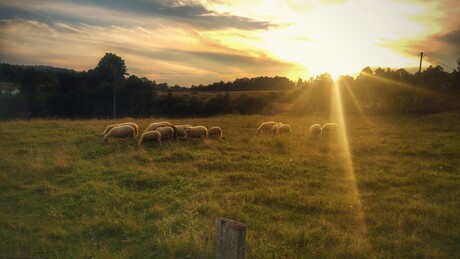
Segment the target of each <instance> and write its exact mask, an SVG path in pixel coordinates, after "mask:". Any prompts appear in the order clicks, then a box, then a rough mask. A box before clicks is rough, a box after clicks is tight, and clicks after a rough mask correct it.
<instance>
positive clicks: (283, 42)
mask: <svg viewBox="0 0 460 259" xmlns="http://www.w3.org/2000/svg"><path fill="white" fill-rule="evenodd" d="M269 7H271V8H278V9H279V12H280V13H282V14H283V17H285V19H286V20H285V23H284V24H283V25H282V26H279V27H274V28H273V29H271V30H267V31H263V32H260V33H259V35H258V37H259V38H260V40H259V41H256V42H255V47H256V48H257V49H263V50H265V51H266V52H267V53H268V54H269V55H271V56H273V57H274V58H277V59H280V60H284V61H287V62H292V63H297V64H300V65H302V66H303V67H305V73H306V74H307V76H315V75H318V74H323V73H329V74H330V75H331V76H332V78H338V77H339V76H340V75H356V74H357V73H358V72H359V71H360V70H361V69H363V68H364V67H367V66H381V67H391V68H400V67H410V66H414V64H416V61H414V57H413V56H408V55H407V54H402V53H403V52H404V51H403V50H401V49H398V48H402V47H399V46H398V44H397V43H396V42H398V40H399V39H400V38H402V37H404V36H405V35H411V37H414V34H416V36H417V37H422V36H423V35H426V33H428V32H430V33H432V32H433V31H435V30H436V28H433V27H430V26H421V25H420V24H419V23H417V22H416V21H415V19H410V17H412V16H415V15H417V14H420V13H423V12H425V11H426V10H425V9H423V8H422V7H420V6H416V5H410V4H402V3H397V2H391V1H378V2H360V1H347V2H345V3H339V4H328V5H326V4H322V5H318V6H315V8H311V9H309V8H300V9H299V10H297V9H289V8H281V7H280V6H279V5H278V6H277V5H267V6H265V10H266V9H267V8H269ZM288 7H291V8H293V7H292V6H291V5H288ZM394 10H398V11H397V12H396V11H394ZM276 11H277V10H271V12H272V13H276ZM286 17H288V18H286ZM390 46H392V47H390ZM302 73H304V71H302ZM303 77H305V74H304V75H303Z"/></svg>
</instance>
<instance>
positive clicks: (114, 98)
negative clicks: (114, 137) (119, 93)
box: [113, 83, 117, 120]
mask: <svg viewBox="0 0 460 259" xmlns="http://www.w3.org/2000/svg"><path fill="white" fill-rule="evenodd" d="M116 103H117V99H116V95H115V83H114V84H113V119H114V120H116V119H117V114H116V112H115V111H116V108H115V107H116Z"/></svg>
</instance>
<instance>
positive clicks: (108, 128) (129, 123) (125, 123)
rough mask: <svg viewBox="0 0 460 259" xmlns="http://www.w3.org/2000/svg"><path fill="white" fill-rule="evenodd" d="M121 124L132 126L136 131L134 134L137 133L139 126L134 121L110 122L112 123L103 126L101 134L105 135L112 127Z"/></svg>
mask: <svg viewBox="0 0 460 259" xmlns="http://www.w3.org/2000/svg"><path fill="white" fill-rule="evenodd" d="M122 125H129V126H132V127H133V128H134V130H135V131H136V136H137V135H138V134H139V126H137V124H136V123H134V122H123V123H118V124H112V125H109V126H107V127H106V128H105V130H104V132H103V133H102V135H104V136H105V135H106V134H107V133H108V132H109V131H110V130H111V129H112V128H113V127H116V126H122Z"/></svg>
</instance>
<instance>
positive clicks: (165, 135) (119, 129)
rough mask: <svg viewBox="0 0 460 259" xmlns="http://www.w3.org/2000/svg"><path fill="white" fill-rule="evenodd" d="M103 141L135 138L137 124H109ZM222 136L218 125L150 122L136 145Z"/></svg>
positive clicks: (279, 129)
mask: <svg viewBox="0 0 460 259" xmlns="http://www.w3.org/2000/svg"><path fill="white" fill-rule="evenodd" d="M337 128H338V126H337V124H336V123H326V124H324V125H323V126H322V127H321V125H319V124H313V125H312V126H311V127H310V133H311V134H312V135H313V136H315V137H317V136H320V135H322V134H325V133H330V132H335V131H337ZM257 132H258V133H261V132H269V133H272V134H273V135H280V134H290V133H291V126H290V125H289V124H284V123H278V122H275V121H266V122H263V123H262V124H260V126H259V128H257ZM102 134H103V135H104V138H103V140H104V142H105V143H107V142H108V139H109V138H127V137H132V138H134V139H135V138H136V137H137V136H138V135H139V126H138V125H137V124H136V123H134V122H124V123H119V124H113V125H109V126H107V127H106V128H105V130H104V132H103V133H102ZM208 137H210V138H222V129H221V128H220V127H211V128H209V129H207V128H206V127H204V126H192V125H188V124H186V125H173V124H171V123H170V122H167V121H164V122H154V123H152V124H150V125H149V126H148V127H147V128H146V129H145V130H144V132H143V133H142V135H141V136H140V138H139V141H138V145H139V147H141V146H142V145H143V144H144V143H145V142H149V141H152V142H158V143H160V144H161V142H162V141H163V140H173V139H178V138H186V139H189V140H192V139H194V138H201V139H207V138H208Z"/></svg>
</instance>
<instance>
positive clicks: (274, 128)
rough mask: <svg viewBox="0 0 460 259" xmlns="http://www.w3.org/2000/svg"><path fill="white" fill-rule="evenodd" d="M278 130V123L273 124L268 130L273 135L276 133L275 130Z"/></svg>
mask: <svg viewBox="0 0 460 259" xmlns="http://www.w3.org/2000/svg"><path fill="white" fill-rule="evenodd" d="M277 130H278V124H276V125H273V127H272V129H271V130H270V132H271V133H272V134H273V135H276V131H277Z"/></svg>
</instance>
